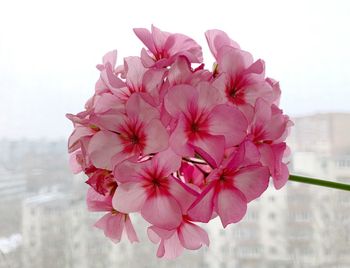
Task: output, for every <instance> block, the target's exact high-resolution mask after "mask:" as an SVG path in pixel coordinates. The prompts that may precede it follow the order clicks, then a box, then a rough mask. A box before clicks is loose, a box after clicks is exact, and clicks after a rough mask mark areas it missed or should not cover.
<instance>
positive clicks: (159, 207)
mask: <svg viewBox="0 0 350 268" xmlns="http://www.w3.org/2000/svg"><path fill="white" fill-rule="evenodd" d="M134 32H135V34H136V35H137V37H138V38H139V39H140V40H141V41H142V42H143V44H144V45H145V48H143V49H142V50H141V55H140V57H139V56H129V57H125V58H124V60H123V61H122V64H121V65H119V66H117V52H116V50H114V51H110V52H108V53H107V54H105V56H104V57H103V59H102V63H101V64H99V65H97V69H98V70H99V72H100V77H99V79H98V81H97V82H96V85H95V92H94V94H93V96H92V97H91V98H90V99H89V100H88V101H87V102H86V104H85V110H84V111H82V112H80V113H78V114H76V115H73V114H68V115H67V117H68V119H70V120H71V121H72V122H73V126H74V130H73V133H72V134H71V136H70V137H69V140H68V151H69V153H70V154H71V157H70V166H71V169H72V171H73V172H74V173H79V172H84V173H85V175H86V176H87V178H86V183H87V185H88V186H89V190H88V194H87V205H88V209H89V210H90V211H99V212H105V214H104V215H103V217H102V218H101V219H99V220H98V221H97V222H96V224H95V226H96V227H97V228H99V229H101V230H103V232H104V234H105V235H106V236H107V237H109V238H110V239H111V240H112V241H114V242H119V241H120V240H121V239H122V234H123V233H124V234H126V236H127V237H128V238H129V240H130V241H131V242H136V241H138V238H137V235H136V232H135V230H134V228H133V225H132V223H131V218H132V217H133V214H139V215H140V216H141V218H143V220H144V221H145V223H146V224H148V228H147V234H148V237H149V239H150V240H151V242H153V243H155V244H158V250H157V254H156V255H157V256H158V257H164V258H176V257H178V256H179V255H180V254H181V253H182V252H183V250H184V249H187V250H196V249H199V248H200V247H202V246H203V245H206V246H209V237H208V234H207V233H206V232H205V230H204V229H203V228H202V227H201V226H199V225H198V223H201V224H202V225H205V223H208V222H209V221H211V220H212V219H214V218H216V217H219V218H220V220H221V223H222V226H223V227H224V228H226V226H228V225H229V224H234V223H237V222H239V221H240V220H242V219H243V217H244V215H245V214H246V211H247V209H248V205H247V204H248V203H249V202H253V201H254V200H255V199H256V198H258V197H260V196H261V195H262V194H263V193H264V191H265V190H266V189H267V187H268V185H269V181H270V178H272V182H273V185H274V187H275V188H276V189H280V188H281V187H283V186H284V185H285V183H286V182H287V180H288V176H289V172H288V166H287V163H286V162H285V158H286V156H287V155H288V152H289V151H288V146H287V144H286V143H285V140H286V138H287V136H288V133H289V131H290V128H291V126H292V122H291V121H290V119H289V117H288V116H287V115H285V114H284V113H283V111H282V110H281V109H280V108H279V100H280V96H281V89H280V86H279V83H278V81H276V80H274V79H272V78H269V77H266V75H265V62H264V61H263V60H261V59H258V60H254V58H253V56H252V54H250V53H249V52H247V51H244V50H243V49H241V47H240V46H239V45H238V43H236V42H235V41H234V40H232V39H231V38H230V37H229V36H228V35H227V34H226V33H225V32H223V31H220V30H209V31H207V32H206V33H205V37H206V39H207V42H208V45H209V49H210V51H211V53H212V54H213V56H214V59H215V62H214V64H213V65H214V69H213V70H209V69H208V68H206V66H205V64H204V63H203V58H202V49H201V47H200V46H199V45H198V44H197V43H196V42H195V41H194V40H193V39H192V38H190V37H188V36H186V35H183V34H173V33H169V32H165V31H161V30H160V29H158V28H157V27H155V26H153V25H152V27H151V31H149V30H147V29H144V28H136V29H134Z"/></svg>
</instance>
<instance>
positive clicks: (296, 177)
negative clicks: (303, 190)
mask: <svg viewBox="0 0 350 268" xmlns="http://www.w3.org/2000/svg"><path fill="white" fill-rule="evenodd" d="M289 180H290V181H296V182H301V183H306V184H313V185H318V186H323V187H328V188H333V189H338V190H344V191H350V184H345V183H339V182H334V181H326V180H320V179H315V178H309V177H304V176H299V175H290V176H289Z"/></svg>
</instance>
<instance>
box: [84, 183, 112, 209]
mask: <svg viewBox="0 0 350 268" xmlns="http://www.w3.org/2000/svg"><path fill="white" fill-rule="evenodd" d="M86 204H87V207H88V210H89V211H112V209H113V207H112V202H111V198H110V197H106V196H104V195H101V194H99V193H97V192H96V191H95V190H94V189H93V188H89V189H88V192H87V195H86Z"/></svg>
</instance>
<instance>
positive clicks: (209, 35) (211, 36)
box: [205, 29, 239, 58]
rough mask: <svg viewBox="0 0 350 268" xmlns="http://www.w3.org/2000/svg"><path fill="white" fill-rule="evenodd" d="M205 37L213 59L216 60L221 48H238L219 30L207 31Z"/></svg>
mask: <svg viewBox="0 0 350 268" xmlns="http://www.w3.org/2000/svg"><path fill="white" fill-rule="evenodd" d="M205 37H206V39H207V42H208V45H209V48H210V51H211V53H212V54H213V56H214V57H215V58H217V55H218V51H219V50H220V49H221V48H222V47H223V46H230V47H234V48H239V45H238V44H237V43H236V42H235V41H233V40H231V39H230V37H229V36H228V35H227V34H226V33H225V32H223V31H221V30H216V29H214V30H208V31H206V32H205Z"/></svg>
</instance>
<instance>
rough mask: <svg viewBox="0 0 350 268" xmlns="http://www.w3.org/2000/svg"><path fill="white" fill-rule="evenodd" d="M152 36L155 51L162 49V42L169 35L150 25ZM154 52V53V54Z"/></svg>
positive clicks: (163, 42)
mask: <svg viewBox="0 0 350 268" xmlns="http://www.w3.org/2000/svg"><path fill="white" fill-rule="evenodd" d="M151 28H152V37H153V42H154V46H155V48H156V53H157V52H161V51H163V49H164V44H165V42H166V40H167V39H168V37H169V36H170V33H168V32H164V31H161V30H160V29H159V28H157V27H155V26H154V25H152V27H151ZM156 53H154V54H155V55H156Z"/></svg>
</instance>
